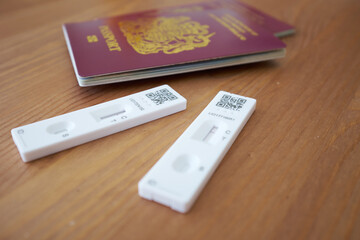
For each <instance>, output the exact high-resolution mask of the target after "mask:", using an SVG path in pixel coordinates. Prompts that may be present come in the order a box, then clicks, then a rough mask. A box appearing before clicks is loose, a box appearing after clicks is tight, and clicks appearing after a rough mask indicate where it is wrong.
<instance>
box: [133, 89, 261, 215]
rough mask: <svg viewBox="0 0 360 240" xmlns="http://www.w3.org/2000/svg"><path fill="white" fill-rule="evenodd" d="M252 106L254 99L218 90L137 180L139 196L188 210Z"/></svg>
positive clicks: (238, 131)
mask: <svg viewBox="0 0 360 240" xmlns="http://www.w3.org/2000/svg"><path fill="white" fill-rule="evenodd" d="M255 107H256V100H255V99H252V98H248V97H243V96H239V95H236V94H231V93H228V92H224V91H220V92H219V93H218V94H217V95H216V96H215V98H214V99H213V100H212V101H211V102H210V104H209V105H208V106H207V107H206V108H205V109H204V110H203V111H202V112H201V113H200V115H199V116H198V117H197V118H196V119H195V120H194V122H193V123H192V124H191V125H190V126H189V127H188V128H187V129H186V130H185V132H184V133H183V134H182V135H181V136H180V137H179V138H178V139H177V140H176V141H175V143H174V144H173V145H172V146H171V147H170V148H169V150H168V151H167V152H166V153H165V154H164V155H163V156H162V157H161V158H160V160H159V161H158V162H157V163H156V164H155V165H154V166H153V167H152V168H151V169H150V170H149V172H148V173H147V174H146V175H145V176H144V177H143V178H142V179H141V180H140V182H139V183H138V191H139V195H140V196H141V197H143V198H145V199H148V200H153V201H155V202H158V203H160V204H163V205H166V206H168V207H170V208H172V209H173V210H176V211H178V212H182V213H185V212H187V211H188V210H189V209H190V208H191V206H192V205H193V203H194V202H195V200H196V198H197V197H198V196H199V194H200V192H201V191H202V189H203V188H204V186H205V185H206V183H207V182H208V180H209V179H210V177H211V175H212V174H213V173H214V171H215V170H216V168H217V166H218V165H219V163H220V162H221V160H222V159H223V157H224V156H225V154H226V153H227V151H228V150H229V148H230V147H231V145H232V144H233V142H234V141H235V139H236V137H237V136H238V135H239V133H240V131H241V130H242V128H243V127H244V126H245V124H246V122H247V121H248V119H249V118H250V116H251V115H252V113H253V112H254V110H255Z"/></svg>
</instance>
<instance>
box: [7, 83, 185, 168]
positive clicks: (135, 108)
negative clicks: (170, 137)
mask: <svg viewBox="0 0 360 240" xmlns="http://www.w3.org/2000/svg"><path fill="white" fill-rule="evenodd" d="M185 108H186V99H185V98H183V97H182V96H181V95H179V94H178V93H177V92H175V91H174V90H173V89H172V88H170V87H169V86H168V85H163V86H160V87H156V88H153V89H150V90H146V91H143V92H140V93H136V94H132V95H129V96H126V97H122V98H118V99H115V100H112V101H109V102H105V103H101V104H98V105H95V106H92V107H88V108H84V109H81V110H78V111H74V112H70V113H67V114H64V115H60V116H57V117H53V118H49V119H46V120H43V121H39V122H35V123H32V124H29V125H25V126H22V127H18V128H14V129H12V130H11V134H12V137H13V139H14V142H15V144H16V146H17V148H18V150H19V152H20V155H21V158H22V159H23V161H24V162H29V161H31V160H34V159H37V158H40V157H43V156H46V155H49V154H52V153H55V152H58V151H61V150H64V149H67V148H71V147H74V146H77V145H80V144H83V143H85V142H89V141H92V140H95V139H98V138H101V137H104V136H107V135H110V134H113V133H116V132H119V131H122V130H125V129H128V128H131V127H134V126H137V125H140V124H143V123H146V122H149V121H152V120H155V119H158V118H161V117H164V116H167V115H170V114H173V113H176V112H179V111H182V110H184V109H185Z"/></svg>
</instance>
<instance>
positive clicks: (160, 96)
mask: <svg viewBox="0 0 360 240" xmlns="http://www.w3.org/2000/svg"><path fill="white" fill-rule="evenodd" d="M145 95H146V96H147V97H148V98H150V100H151V101H153V102H154V103H155V104H156V105H160V104H163V103H164V102H166V101H172V100H175V99H177V96H175V95H174V94H172V93H171V92H170V91H169V90H167V89H166V88H164V89H161V90H158V91H156V92H151V93H147V94H145Z"/></svg>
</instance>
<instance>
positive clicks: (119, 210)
mask: <svg viewBox="0 0 360 240" xmlns="http://www.w3.org/2000/svg"><path fill="white" fill-rule="evenodd" d="M191 2H194V1H190V0H186V1H182V3H191ZM246 2H248V3H250V4H251V5H253V6H255V7H258V8H259V9H261V10H263V11H265V12H268V13H269V14H271V15H273V16H276V17H277V18H279V19H282V20H284V21H286V22H288V23H290V24H292V25H294V26H295V27H296V30H297V33H296V35H294V36H291V37H287V38H284V39H283V40H284V41H285V43H286V44H287V56H286V57H285V58H284V59H281V60H277V61H271V62H264V63H257V64H249V65H243V66H237V67H230V68H223V69H217V70H211V71H202V72H196V73H189V74H181V75H176V76H170V77H162V78H154V79H150V80H140V81H133V82H127V83H119V84H112V85H107V86H98V87H89V88H80V87H79V86H78V85H77V82H76V79H75V76H74V73H73V68H72V65H71V62H70V58H69V55H68V52H67V48H66V45H65V41H64V38H63V34H62V30H61V24H62V23H64V22H71V21H83V20H88V19H92V18H96V17H100V16H112V15H117V14H122V13H129V12H134V11H138V10H146V9H151V8H157V7H166V6H175V5H177V4H179V3H178V1H175V0H165V1H160V0H150V1H140V0H133V1H125V0H119V1H118V0H102V1H100V0H88V1H85V0H64V1H56V0H46V1H45V0H34V1H25V0H18V1H11V0H2V1H0V29H1V31H0V84H1V87H0V113H1V119H0V121H1V124H0V156H1V157H0V161H1V164H0V182H1V184H0V239H276V240H278V239H360V44H359V42H360V31H359V26H358V25H359V23H360V2H359V1H356V0H344V1H337V0H316V1H309V0H297V1H285V0H272V1H265V0H253V1H246ZM161 84H169V85H170V86H171V87H173V88H174V89H175V90H176V91H178V92H179V93H181V94H182V95H183V96H184V97H185V98H187V99H188V108H187V110H186V111H184V112H181V113H177V114H175V115H172V116H169V117H166V118H163V119H159V120H156V121H154V122H151V123H148V124H144V125H142V126H138V127H135V128H133V129H129V130H126V131H124V132H122V133H118V134H114V135H112V136H109V137H105V138H103V139H100V140H97V141H93V142H90V143H87V144H84V145H81V146H78V147H74V148H72V149H70V150H66V151H63V152H60V153H57V154H54V155H51V156H48V157H45V158H43V159H41V160H38V161H34V162H32V163H29V164H24V163H23V162H22V161H21V159H20V156H19V154H18V152H17V149H16V147H15V145H14V143H13V141H12V139H11V135H10V130H11V129H12V128H14V127H18V126H21V125H24V124H28V123H31V122H35V121H39V120H42V119H46V118H49V117H53V116H56V115H59V114H63V113H66V112H69V111H74V110H77V109H81V108H84V107H88V106H91V105H94V104H98V103H101V102H104V101H108V100H111V99H114V98H118V97H122V96H126V95H129V94H131V93H135V92H139V91H142V90H146V89H149V88H152V87H156V86H158V85H161ZM219 90H225V91H230V92H233V93H238V94H241V95H245V96H249V97H253V98H256V99H257V101H258V104H257V110H256V111H255V113H254V115H253V116H252V118H251V119H250V121H249V122H248V124H247V125H246V127H245V128H244V130H243V131H242V133H241V134H240V136H239V137H238V139H237V140H236V141H235V143H234V145H233V146H232V148H231V149H230V151H229V152H228V154H227V155H226V156H225V158H224V160H223V162H222V163H221V164H220V166H219V168H218V169H217V171H216V172H215V174H214V175H213V177H212V178H211V180H210V181H209V183H208V185H207V186H206V187H205V189H204V191H203V192H202V194H201V195H200V197H199V199H198V201H197V202H196V203H195V205H194V206H193V208H192V210H191V211H190V212H189V213H188V214H185V215H184V214H179V213H176V212H173V211H171V210H170V209H169V208H166V207H163V206H161V205H158V204H156V203H153V202H149V201H146V200H143V199H141V198H140V197H139V196H138V195H137V182H138V181H139V180H140V178H141V177H142V176H143V175H144V174H145V173H146V172H147V171H148V170H149V169H150V167H151V166H152V165H153V164H154V163H155V162H156V161H157V160H158V159H159V158H160V157H161V156H162V154H164V152H165V151H166V150H167V149H168V148H169V147H170V146H171V144H172V143H173V142H174V141H175V140H176V139H177V137H179V136H180V135H181V133H182V132H183V131H184V130H185V129H186V128H187V126H188V125H189V124H190V123H191V122H192V121H193V120H194V119H195V118H196V116H197V115H198V114H199V113H200V112H201V111H202V109H203V108H204V107H205V106H206V105H207V104H208V102H209V101H210V100H211V99H212V98H213V97H214V96H215V95H216V93H217V92H218V91H219Z"/></svg>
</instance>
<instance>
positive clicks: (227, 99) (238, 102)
mask: <svg viewBox="0 0 360 240" xmlns="http://www.w3.org/2000/svg"><path fill="white" fill-rule="evenodd" d="M245 103H246V99H243V98H239V97H232V96H230V95H227V94H224V95H223V96H222V98H221V99H220V101H219V102H218V103H217V104H216V106H218V107H222V108H225V109H230V110H235V111H240V108H242V107H243V105H244V104H245Z"/></svg>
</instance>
